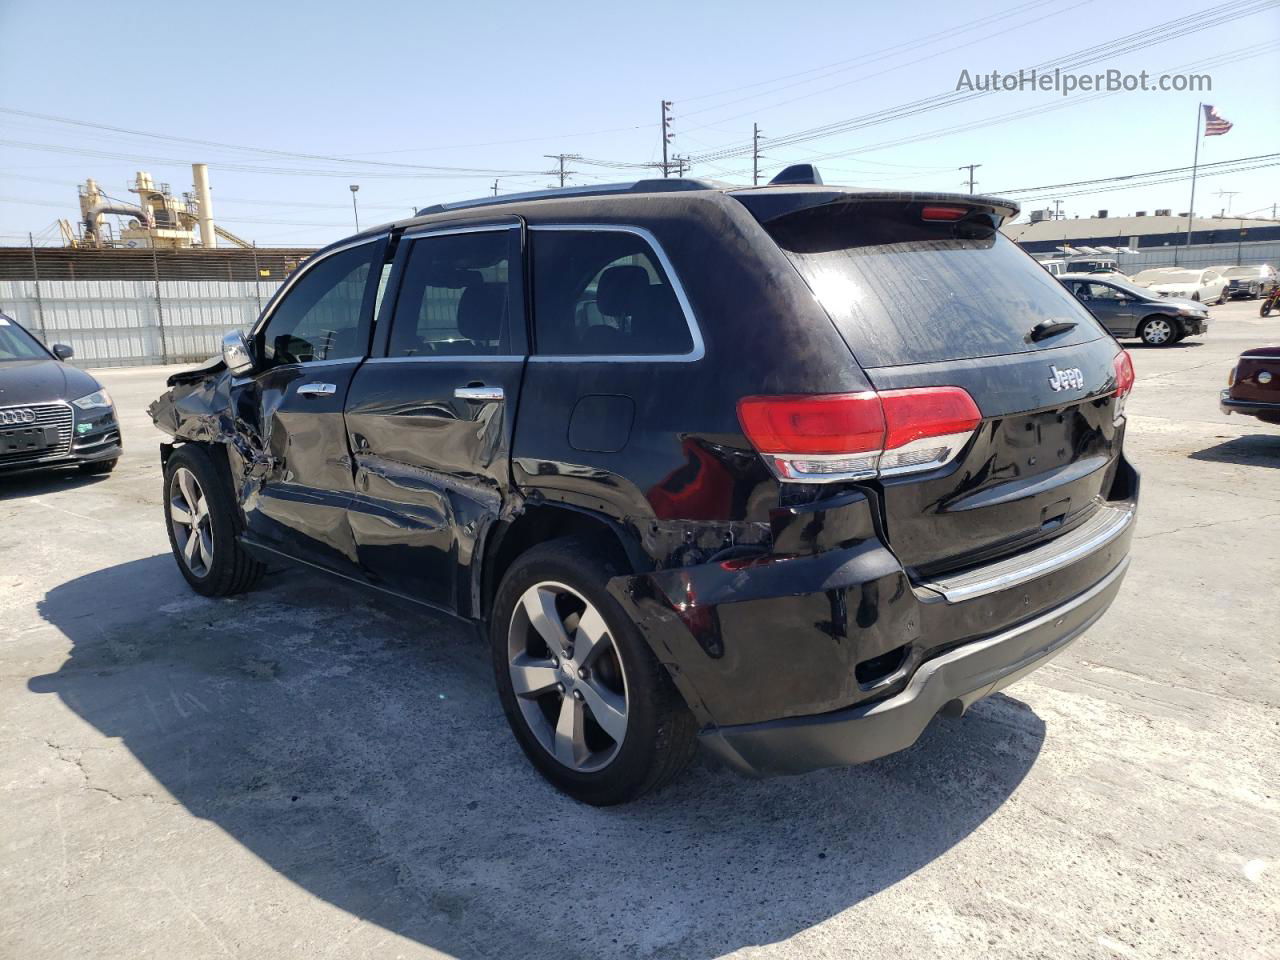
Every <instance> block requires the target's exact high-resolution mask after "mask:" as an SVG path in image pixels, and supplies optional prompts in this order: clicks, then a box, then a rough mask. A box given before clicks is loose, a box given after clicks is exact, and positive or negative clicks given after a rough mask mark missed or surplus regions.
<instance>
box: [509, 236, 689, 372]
mask: <svg viewBox="0 0 1280 960" xmlns="http://www.w3.org/2000/svg"><path fill="white" fill-rule="evenodd" d="M533 316H534V331H535V336H536V340H537V346H536V350H535V352H536V353H537V354H539V355H542V356H615V357H616V356H683V355H686V354H688V353H690V352H691V351H692V350H693V336H692V334H691V333H690V327H689V322H688V321H687V320H686V319H685V313H684V310H683V308H682V306H681V304H680V300H679V298H678V297H677V295H676V291H675V288H674V286H673V284H672V280H671V278H670V277H668V276H667V273H666V271H665V270H664V269H663V267H662V263H661V260H660V258H659V257H658V255H657V253H656V252H655V251H654V250H653V248H652V247H651V246H650V245H649V243H648V242H647V241H646V240H645V239H644V237H641V236H640V235H638V234H634V233H629V232H625V231H620V230H572V229H559V228H557V229H546V228H543V229H538V228H534V230H533Z"/></svg>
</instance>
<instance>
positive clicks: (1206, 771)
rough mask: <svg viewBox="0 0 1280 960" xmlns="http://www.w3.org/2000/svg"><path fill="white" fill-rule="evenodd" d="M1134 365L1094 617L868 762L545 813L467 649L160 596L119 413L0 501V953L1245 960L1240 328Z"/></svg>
mask: <svg viewBox="0 0 1280 960" xmlns="http://www.w3.org/2000/svg"><path fill="white" fill-rule="evenodd" d="M1213 317H1214V325H1213V327H1212V329H1211V331H1210V334H1209V335H1208V336H1207V337H1204V338H1198V339H1194V340H1189V341H1186V342H1184V343H1183V344H1181V345H1178V346H1175V347H1171V348H1167V349H1161V350H1155V349H1143V348H1142V347H1141V346H1134V347H1133V349H1132V352H1133V356H1134V361H1135V364H1136V367H1137V373H1138V384H1137V388H1136V390H1135V393H1134V395H1133V397H1132V398H1131V400H1130V401H1129V408H1128V409H1129V412H1130V418H1131V419H1130V427H1129V439H1128V450H1129V453H1130V456H1131V458H1132V459H1133V461H1134V462H1135V464H1136V465H1137V467H1138V469H1139V470H1140V471H1141V472H1142V476H1143V503H1142V513H1141V519H1140V527H1139V530H1138V534H1137V540H1136V541H1135V546H1134V555H1133V564H1132V569H1131V572H1130V573H1129V576H1128V579H1127V581H1126V583H1125V586H1124V588H1123V591H1122V593H1121V595H1120V598H1119V599H1118V600H1117V602H1116V604H1115V606H1114V607H1113V608H1112V610H1111V612H1110V613H1109V614H1108V615H1107V616H1106V617H1105V618H1104V619H1103V620H1102V621H1101V623H1100V624H1098V625H1097V626H1096V627H1095V628H1094V629H1093V630H1092V631H1091V632H1090V634H1089V635H1088V636H1087V637H1085V638H1084V639H1082V640H1081V641H1080V642H1078V643H1077V644H1076V645H1075V646H1074V647H1072V648H1071V649H1070V650H1068V651H1067V652H1066V653H1065V654H1063V655H1062V656H1061V657H1059V658H1058V659H1057V660H1055V661H1054V662H1053V663H1051V664H1050V665H1049V666H1047V667H1046V668H1044V669H1043V670H1041V671H1039V672H1038V673H1036V674H1034V675H1032V676H1031V677H1030V678H1028V679H1025V680H1023V681H1021V682H1019V683H1017V684H1016V685H1014V686H1013V687H1011V688H1010V689H1009V690H1008V691H1007V695H997V696H995V697H993V698H990V699H988V700H986V701H983V702H981V703H979V704H978V705H977V706H976V707H975V708H974V710H973V711H972V712H971V713H970V714H969V715H968V716H967V717H965V718H964V719H962V720H952V721H948V720H939V721H937V722H936V723H935V724H934V726H933V727H931V728H930V730H929V731H928V732H927V733H926V735H925V737H924V738H923V739H922V740H921V741H920V742H919V743H918V744H917V745H916V746H915V747H913V748H912V749H910V750H908V751H905V752H903V753H901V754H898V755H896V756H893V757H889V758H886V759H884V760H881V761H878V762H876V763H872V764H869V765H866V766H863V767H858V768H852V769H844V770H833V771H824V772H820V773H816V774H811V775H809V776H805V777H799V778H790V779H781V780H772V781H763V782H753V781H746V780H742V779H739V778H738V777H737V776H735V775H734V774H732V773H730V772H728V771H726V770H723V769H720V768H718V767H715V766H713V765H711V763H710V762H707V761H700V762H699V763H698V764H697V765H696V766H695V768H694V769H693V770H691V771H690V773H689V774H688V775H686V776H685V777H684V778H683V779H682V780H681V781H679V782H678V783H676V784H675V785H673V786H672V787H670V788H668V789H667V790H666V791H664V792H662V793H660V794H658V795H656V796H653V797H650V798H647V799H646V800H644V801H642V802H641V803H638V804H636V805H633V806H630V807H626V808H620V809H608V810H599V809H592V808H589V807H585V806H580V805H578V804H575V803H573V802H572V801H570V800H567V799H565V798H563V797H561V796H560V795H558V794H557V793H555V792H554V791H553V790H552V789H551V788H550V787H548V786H547V785H546V784H544V782H543V781H542V780H541V779H540V778H539V777H538V776H537V775H536V774H535V773H534V772H533V770H532V768H531V767H530V766H529V765H528V764H527V763H526V761H525V760H524V758H523V756H522V755H521V754H520V752H519V749H518V748H517V746H516V744H515V741H514V740H513V738H512V737H511V736H510V734H509V732H508V730H507V727H506V724H505V721H504V719H503V717H502V713H501V710H500V708H499V705H498V702H497V697H496V695H495V693H494V690H493V684H492V680H491V676H490V668H489V663H488V659H487V655H486V652H485V651H484V649H483V648H482V646H481V644H480V643H479V641H478V640H477V639H476V638H475V637H474V636H473V635H472V634H471V633H470V632H469V631H468V630H467V629H466V628H464V627H461V626H459V625H457V624H454V623H451V622H447V621H444V620H441V619H436V618H434V617H432V616H431V615H429V614H424V613H422V612H420V611H418V610H416V609H412V608H409V607H403V606H396V605H394V604H393V603H392V602H390V601H387V600H384V599H383V598H381V597H377V596H372V595H367V594H364V593H362V592H360V591H358V590H357V589H356V588H353V587H348V586H346V585H344V584H342V583H340V582H337V581H334V580H331V579H327V578H324V577H322V576H321V575H319V574H311V573H303V572H288V573H284V574H282V575H280V576H278V577H275V578H273V579H272V580H271V581H269V583H268V584H267V585H266V586H265V587H264V588H263V589H261V590H260V591H259V592H257V593H254V594H252V595H249V596H246V597H242V598H236V599H232V600H219V601H215V600H206V599H203V598H201V597H198V596H196V595H195V594H193V593H191V592H190V591H189V590H188V589H187V588H186V586H185V584H184V582H183V581H182V579H181V577H180V576H179V574H178V572H177V570H176V568H175V566H174V564H173V561H172V559H171V557H170V555H169V550H168V544H167V541H166V537H165V532H164V528H163V526H162V521H161V510H160V480H159V470H158V458H157V454H156V444H157V443H158V442H159V440H160V439H161V437H160V435H159V433H158V432H157V431H156V430H155V429H154V428H153V427H152V426H151V424H150V421H149V419H148V418H147V417H146V414H145V407H146V404H147V403H148V402H149V401H150V400H151V399H152V398H154V397H155V396H156V395H157V394H158V393H159V392H160V390H161V389H162V387H161V385H162V382H163V377H164V376H165V375H166V374H167V372H168V369H165V368H156V367H151V368H141V369H131V370H108V371H102V372H101V374H100V375H101V379H102V380H103V382H104V383H105V384H106V385H107V386H108V388H109V389H110V390H111V392H112V394H113V395H114V397H115V398H116V402H117V405H118V406H119V408H120V410H121V413H122V417H123V427H124V435H125V441H126V444H127V452H126V455H125V458H124V459H123V461H122V462H121V465H120V467H119V468H118V469H117V470H116V472H115V473H114V474H113V475H111V476H110V477H108V478H105V479H89V478H82V477H80V476H78V475H76V474H74V473H72V474H69V475H60V476H55V477H48V476H46V477H40V478H25V479H9V480H0V798H2V799H0V813H2V816H0V957H14V958H19V957H21V958H24V960H37V958H52V957H69V956H75V957H77V958H83V960H88V958H108V957H110V958H120V957H129V958H144V957H146V958H149V957H165V958H169V957H220V956H236V957H267V956H272V957H293V956H298V957H302V956H306V957H344V958H345V957H364V956H377V957H380V958H390V957H427V956H440V955H449V956H456V957H463V958H478V957H509V956H512V957H515V956H518V957H556V958H561V957H584V958H585V957H614V956H617V957H662V958H694V960H701V958H709V957H718V956H722V955H729V954H731V955H734V956H739V957H770V958H774V957H805V958H808V957H854V956H879V957H885V956H888V957H906V958H915V957H932V956H947V957H951V958H964V957H1018V958H1026V957H1044V958H1054V960H1061V958H1074V957H1144V958H1145V957H1151V958H1157V957H1158V958H1165V957H1195V958H1199V957H1230V958H1233V960H1234V958H1249V957H1256V958H1263V957H1269V958H1275V957H1277V956H1280V654H1278V652H1277V651H1278V649H1280V646H1278V643H1277V639H1276V628H1277V625H1278V624H1280V536H1277V533H1278V532H1280V427H1273V426H1266V425H1263V424H1260V423H1258V422H1257V421H1255V420H1252V419H1247V418H1242V417H1239V416H1234V417H1226V416H1223V415H1222V414H1220V413H1219V412H1218V408H1217V395H1218V391H1219V389H1220V388H1221V387H1222V386H1224V385H1225V383H1226V374H1227V370H1228V369H1229V368H1230V366H1231V364H1232V362H1233V360H1234V357H1235V356H1236V355H1237V354H1238V353H1239V352H1240V351H1241V350H1243V349H1245V348H1247V347H1251V346H1257V345H1260V344H1264V343H1277V342H1280V320H1277V319H1275V318H1272V319H1270V320H1260V319H1258V317H1257V307H1256V304H1253V303H1238V304H1229V305H1227V306H1223V307H1215V308H1213Z"/></svg>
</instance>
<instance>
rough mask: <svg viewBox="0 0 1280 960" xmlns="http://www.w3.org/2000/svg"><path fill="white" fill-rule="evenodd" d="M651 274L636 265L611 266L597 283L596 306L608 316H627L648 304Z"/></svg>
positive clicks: (641, 309) (638, 311)
mask: <svg viewBox="0 0 1280 960" xmlns="http://www.w3.org/2000/svg"><path fill="white" fill-rule="evenodd" d="M648 297H649V274H648V273H646V272H645V269H644V267H637V266H634V265H629V266H617V267H610V268H609V269H608V270H606V271H605V272H604V273H602V274H601V275H600V282H599V283H598V284H597V285H596V308H597V309H599V311H600V312H601V313H603V314H604V315H605V316H606V317H625V316H633V315H635V314H637V313H640V312H641V311H643V310H644V309H645V307H646V306H648Z"/></svg>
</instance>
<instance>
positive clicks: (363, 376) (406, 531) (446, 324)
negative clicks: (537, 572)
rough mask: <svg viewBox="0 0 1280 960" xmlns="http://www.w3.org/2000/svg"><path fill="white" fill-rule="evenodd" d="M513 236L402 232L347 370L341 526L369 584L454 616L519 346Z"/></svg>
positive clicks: (491, 509) (517, 369)
mask: <svg viewBox="0 0 1280 960" xmlns="http://www.w3.org/2000/svg"><path fill="white" fill-rule="evenodd" d="M521 249H522V226H521V224H520V222H519V221H518V220H515V219H514V218H508V219H505V220H502V221H499V222H495V223H489V224H483V225H467V226H461V227H453V228H449V227H438V228H435V229H432V230H426V231H422V232H418V233H407V234H405V236H404V237H403V238H402V239H401V240H400V243H399V246H398V249H397V251H396V258H395V266H394V267H393V269H392V274H391V279H390V283H389V286H388V290H387V296H386V297H385V299H384V301H383V305H382V309H381V310H380V312H379V317H378V331H377V334H376V335H375V343H374V353H375V356H373V357H371V358H370V359H369V360H368V361H367V362H366V363H365V364H364V365H363V366H362V367H361V368H360V370H359V371H358V372H357V373H356V375H355V379H354V380H353V382H352V384H351V391H350V395H349V397H348V399H347V409H346V426H347V432H348V440H349V443H350V446H351V450H352V454H353V457H354V465H355V492H354V496H353V498H352V502H351V506H350V511H349V516H350V523H351V528H352V531H353V534H354V536H355V540H356V548H357V551H358V555H359V558H360V564H361V567H362V568H363V570H364V573H365V575H366V576H367V577H368V578H369V579H370V580H371V581H373V582H374V583H376V584H377V585H379V586H382V587H384V588H386V589H390V590H393V591H395V592H398V593H402V594H405V595H408V596H411V597H413V598H414V599H417V600H420V601H423V602H426V603H430V604H433V605H435V606H438V607H441V608H443V609H446V610H460V611H461V612H464V613H465V612H466V611H467V610H468V609H469V608H468V595H467V590H468V586H469V584H470V582H471V580H470V577H469V576H467V573H468V571H469V570H470V566H471V562H472V554H473V549H474V545H475V543H476V542H477V540H478V539H479V538H480V537H481V536H482V535H483V534H484V532H485V529H486V528H487V526H488V525H489V523H491V522H492V521H493V520H494V519H496V518H497V517H498V516H499V514H500V513H501V511H502V509H503V506H504V504H505V503H506V502H507V494H508V488H509V477H510V449H511V434H512V426H513V423H514V416H515V407H516V402H517V400H518V398H519V394H520V385H521V381H522V378H523V374H524V362H525V354H526V352H527V350H526V343H527V338H526V334H525V320H524V295H523V291H522V282H521V274H522V268H521V264H522V257H521Z"/></svg>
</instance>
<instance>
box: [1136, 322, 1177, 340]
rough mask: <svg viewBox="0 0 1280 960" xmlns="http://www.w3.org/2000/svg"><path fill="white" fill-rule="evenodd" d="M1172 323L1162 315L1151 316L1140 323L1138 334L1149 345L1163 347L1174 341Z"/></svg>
mask: <svg viewBox="0 0 1280 960" xmlns="http://www.w3.org/2000/svg"><path fill="white" fill-rule="evenodd" d="M1174 332H1175V331H1174V329H1173V324H1172V323H1170V322H1169V321H1168V320H1166V319H1165V318H1164V317H1151V318H1150V319H1148V320H1147V321H1146V322H1145V323H1143V325H1142V329H1141V330H1139V331H1138V336H1140V337H1141V338H1142V342H1143V343H1145V344H1146V345H1147V346H1149V347H1163V346H1165V345H1166V344H1169V343H1173V342H1174Z"/></svg>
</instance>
